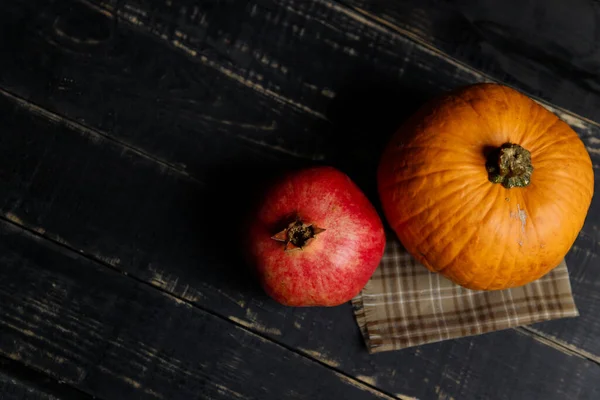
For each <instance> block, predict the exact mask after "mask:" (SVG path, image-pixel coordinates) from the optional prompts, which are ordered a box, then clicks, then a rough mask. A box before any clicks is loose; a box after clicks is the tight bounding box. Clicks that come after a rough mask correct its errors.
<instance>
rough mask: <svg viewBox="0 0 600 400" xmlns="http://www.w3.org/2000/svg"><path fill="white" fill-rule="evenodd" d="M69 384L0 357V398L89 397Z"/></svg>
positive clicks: (56, 398)
mask: <svg viewBox="0 0 600 400" xmlns="http://www.w3.org/2000/svg"><path fill="white" fill-rule="evenodd" d="M91 398H92V397H90V396H87V395H85V394H84V393H82V392H79V391H77V390H76V389H73V388H71V387H70V386H67V385H63V384H61V383H59V382H57V381H56V380H54V379H52V378H49V377H48V376H47V375H45V374H43V373H40V372H37V371H34V370H33V369H31V368H28V367H26V366H24V365H22V364H21V363H19V362H18V361H14V360H11V359H7V358H3V357H0V399H2V400H59V399H61V400H62V399H64V400H71V399H73V400H74V399H91Z"/></svg>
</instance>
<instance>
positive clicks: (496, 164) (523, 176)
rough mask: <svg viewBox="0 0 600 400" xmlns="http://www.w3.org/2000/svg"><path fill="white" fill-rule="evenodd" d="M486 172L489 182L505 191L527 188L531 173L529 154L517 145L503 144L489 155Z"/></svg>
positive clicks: (531, 166)
mask: <svg viewBox="0 0 600 400" xmlns="http://www.w3.org/2000/svg"><path fill="white" fill-rule="evenodd" d="M487 171H488V178H489V180H490V182H492V183H500V184H502V186H504V187H505V188H507V189H510V188H513V187H525V186H528V185H529V184H530V183H531V174H532V173H533V165H532V164H531V153H530V152H529V151H528V150H527V149H525V148H523V147H521V146H519V145H518V144H515V143H505V144H503V145H502V146H500V147H499V148H498V149H496V150H495V151H494V152H492V154H491V155H490V158H489V159H488V163H487Z"/></svg>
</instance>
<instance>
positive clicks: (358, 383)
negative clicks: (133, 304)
mask: <svg viewBox="0 0 600 400" xmlns="http://www.w3.org/2000/svg"><path fill="white" fill-rule="evenodd" d="M0 221H3V222H5V223H7V224H10V225H12V226H14V227H16V228H17V229H19V230H21V231H24V233H25V235H29V236H34V237H37V238H38V239H41V240H47V241H49V242H51V243H52V244H53V245H55V246H58V247H60V248H62V249H64V250H67V251H69V252H71V253H76V254H77V255H78V256H80V257H82V258H85V259H86V260H88V261H90V262H92V263H94V264H96V265H99V266H101V267H102V268H107V269H109V270H110V271H111V272H112V273H117V274H121V275H123V276H124V277H125V278H129V279H132V280H133V281H135V282H136V283H138V284H142V285H144V287H146V288H150V289H151V290H157V291H159V292H160V293H161V294H162V295H164V296H166V297H168V298H169V299H171V300H173V301H175V302H177V303H180V304H185V305H186V306H187V307H190V308H194V309H197V310H199V311H202V312H205V313H207V314H209V315H211V316H213V317H215V318H219V319H220V320H223V321H226V322H228V323H231V324H233V325H235V326H236V327H237V328H239V329H241V330H243V331H244V332H246V333H248V334H250V335H253V336H257V337H259V338H260V339H261V340H264V341H267V342H270V343H273V344H275V345H276V346H279V347H281V348H283V349H285V350H288V351H290V352H292V353H294V354H296V355H298V356H300V357H302V358H305V359H307V360H309V361H310V362H313V363H316V364H318V365H320V366H322V367H324V368H327V369H329V370H332V371H333V372H334V373H335V375H336V376H337V377H338V378H339V379H341V380H343V381H345V382H348V383H349V384H351V385H353V386H355V387H357V388H359V389H361V390H363V391H366V392H370V393H372V394H374V395H376V396H378V397H379V398H383V399H389V400H393V399H397V397H396V395H395V394H392V393H390V392H387V391H385V390H383V389H381V388H379V387H377V386H375V385H373V384H371V383H369V382H366V381H365V380H361V379H358V378H357V377H354V376H352V375H350V374H348V373H346V372H344V371H343V370H341V369H339V368H337V367H335V366H332V365H330V364H328V363H326V362H325V361H321V360H319V359H317V358H315V357H313V356H312V355H310V354H309V353H308V352H306V351H303V350H299V349H296V348H294V347H292V346H289V345H287V344H285V343H282V342H279V341H277V340H274V339H273V338H271V337H269V336H267V335H265V334H264V333H263V332H261V331H260V330H257V329H254V328H253V327H251V326H249V325H247V324H244V323H243V322H242V321H240V320H237V319H231V318H229V317H228V316H225V315H222V314H219V313H217V312H215V311H213V310H211V309H209V308H205V307H203V306H201V305H199V304H196V303H192V302H190V301H188V300H186V299H184V298H183V297H180V296H177V295H175V294H173V293H171V292H168V291H167V290H165V289H163V288H161V287H158V286H154V285H152V284H151V283H150V282H147V281H144V280H142V279H140V278H138V277H136V276H134V275H131V274H129V273H127V272H125V271H122V270H120V269H119V268H116V267H115V266H114V265H112V264H110V263H107V262H106V261H104V260H102V259H99V258H97V257H95V256H93V255H89V254H87V253H85V252H82V251H78V250H77V249H75V248H73V247H71V246H69V245H68V244H66V243H64V242H61V241H57V240H54V239H52V238H51V237H48V236H46V235H45V234H41V233H39V232H38V231H36V230H34V229H31V228H29V227H27V226H24V225H22V224H21V223H20V222H18V221H17V220H14V219H8V218H6V217H5V216H3V215H0ZM1 357H2V356H1V355H0V358H1ZM13 361H17V360H13ZM28 368H29V367H28ZM35 371H36V372H39V373H40V374H41V373H44V372H43V371H38V370H37V369H36V370H35ZM44 374H45V373H44ZM48 376H50V375H48ZM50 377H51V378H52V379H55V378H53V377H52V376H50ZM74 389H77V388H74ZM77 390H79V389H77ZM82 393H85V392H82Z"/></svg>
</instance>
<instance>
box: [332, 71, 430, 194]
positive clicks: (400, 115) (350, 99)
mask: <svg viewBox="0 0 600 400" xmlns="http://www.w3.org/2000/svg"><path fill="white" fill-rule="evenodd" d="M435 94H437V93H436V92H427V91H425V90H424V89H423V87H422V86H421V87H417V86H414V87H413V86H410V85H409V84H407V83H406V82H405V79H403V82H400V81H399V80H398V79H397V78H394V77H391V76H382V75H381V73H380V71H371V70H361V71H357V72H356V73H355V74H353V75H351V76H349V77H348V79H347V83H346V84H345V85H344V86H343V87H342V88H339V89H338V96H337V97H336V98H335V99H334V100H333V102H332V103H331V105H330V107H329V109H328V113H327V117H328V118H329V119H330V120H331V122H332V124H333V130H334V132H333V134H332V135H331V136H332V140H331V142H330V143H329V149H328V152H327V153H328V154H330V156H331V159H332V160H333V162H334V163H335V165H336V166H337V167H338V168H340V169H342V170H343V171H344V172H346V173H347V174H348V175H349V176H350V177H351V178H352V179H353V180H354V181H355V182H356V183H357V184H358V185H359V186H360V187H361V189H362V190H363V191H364V192H365V194H367V196H368V197H369V198H370V199H371V201H372V202H373V203H374V204H376V205H377V204H378V203H379V201H378V194H377V179H376V176H377V166H378V164H379V158H380V155H381V153H382V151H383V149H384V147H385V146H386V144H387V142H388V140H389V139H390V136H391V135H392V134H393V133H394V132H395V131H396V130H397V129H398V128H399V127H400V125H402V123H403V122H404V121H405V120H406V119H407V118H408V117H410V116H411V115H412V114H413V113H414V112H416V111H417V110H418V108H419V107H420V106H421V105H423V104H424V103H425V102H426V101H427V100H429V99H430V98H431V97H433V96H434V95H435Z"/></svg>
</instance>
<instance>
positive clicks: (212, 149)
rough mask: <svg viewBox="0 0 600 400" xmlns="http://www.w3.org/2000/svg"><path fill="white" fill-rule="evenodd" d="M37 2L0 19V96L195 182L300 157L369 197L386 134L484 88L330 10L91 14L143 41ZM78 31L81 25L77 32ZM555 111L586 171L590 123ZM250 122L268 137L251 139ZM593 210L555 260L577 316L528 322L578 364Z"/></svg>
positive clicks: (591, 283) (593, 147)
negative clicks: (583, 155) (442, 101)
mask: <svg viewBox="0 0 600 400" xmlns="http://www.w3.org/2000/svg"><path fill="white" fill-rule="evenodd" d="M44 4H45V3H44ZM49 4H50V5H46V6H45V7H44V6H43V4H40V3H37V2H35V1H30V2H27V4H26V5H22V6H20V7H15V8H14V9H11V10H12V14H11V13H10V12H8V13H6V21H5V23H4V24H3V25H4V26H5V27H7V29H9V30H10V31H11V32H13V33H14V34H15V35H17V36H18V37H21V38H22V40H21V41H20V42H17V43H16V44H15V42H14V41H11V40H9V39H8V38H9V37H10V36H6V38H7V39H6V40H4V41H2V42H1V43H2V46H3V49H5V50H4V52H5V53H6V54H8V53H11V54H14V55H16V57H11V58H9V59H8V61H7V62H6V64H5V65H4V68H5V71H6V73H4V74H2V76H0V79H3V80H2V81H0V82H2V85H4V86H5V87H7V88H8V89H9V90H11V91H13V92H15V93H17V94H19V95H21V96H24V97H26V98H28V99H30V100H32V101H34V102H36V103H39V104H42V105H43V106H44V107H47V108H49V109H51V110H55V111H57V112H59V113H60V114H64V115H67V116H69V117H71V118H74V119H77V120H79V121H83V122H84V123H85V124H86V125H91V126H93V127H94V128H96V129H100V130H102V132H104V133H105V134H107V135H110V137H112V138H116V139H117V140H120V141H121V142H124V143H127V144H131V145H134V146H136V148H137V149H140V151H142V152H144V153H146V154H150V155H151V157H153V158H157V159H160V160H162V161H163V162H165V163H166V165H167V166H172V167H173V168H183V166H184V165H185V166H187V169H186V171H187V172H189V173H190V174H191V175H192V176H195V177H197V178H198V179H201V180H203V181H205V180H211V179H214V177H215V174H214V173H211V171H213V172H214V171H222V170H223V167H224V166H225V165H227V168H228V169H229V171H230V172H231V175H233V176H236V175H237V174H238V172H237V171H243V170H246V169H247V166H248V165H249V164H253V163H256V160H257V159H258V158H259V157H265V156H267V157H270V158H271V160H272V161H271V162H268V163H267V165H264V167H265V168H269V164H273V165H277V167H272V168H271V169H276V168H279V165H280V163H282V162H286V163H290V162H292V161H291V160H292V158H291V157H292V156H293V155H302V156H305V158H308V159H311V158H312V159H315V158H316V159H322V160H323V161H324V162H328V163H333V164H335V165H337V166H339V167H342V168H343V169H344V170H346V172H349V173H350V174H351V176H352V177H353V178H355V179H356V180H357V181H358V182H359V183H360V184H361V186H362V187H363V188H364V189H366V190H367V192H368V193H369V194H370V195H371V196H372V198H375V193H374V183H373V182H374V179H373V171H374V165H375V163H376V161H377V155H378V154H379V149H380V147H381V144H382V143H383V141H384V140H385V137H386V135H387V133H388V132H390V131H391V130H393V127H394V126H396V125H397V124H398V122H399V121H401V120H402V118H403V117H404V116H406V115H407V114H408V113H409V112H410V111H412V110H414V108H415V107H416V106H417V105H418V104H419V103H420V102H421V101H423V100H424V99H426V98H428V97H430V96H431V95H433V94H434V93H437V92H439V91H440V90H443V89H447V88H450V87H454V86H457V85H462V84H466V83H470V82H473V81H477V80H480V79H484V77H482V76H481V75H480V74H478V73H477V72H475V71H473V70H471V69H469V68H467V67H464V66H460V65H456V64H453V63H452V62H451V61H449V60H447V59H445V58H443V57H442V56H440V55H439V54H437V53H434V52H432V51H431V50H429V49H427V48H425V47H423V46H419V45H415V44H414V42H411V41H408V40H407V39H406V38H404V37H403V36H399V35H398V34H397V32H396V33H395V32H394V31H392V30H391V28H389V27H385V26H383V25H380V24H379V25H378V24H377V22H376V21H375V22H373V18H371V19H369V18H370V17H368V16H366V17H365V15H363V14H361V13H357V12H355V11H353V10H352V9H349V8H344V7H343V6H340V5H339V4H338V3H336V2H315V3H312V2H285V1H278V2H275V1H266V0H263V1H260V2H256V3H235V4H234V3H232V2H229V3H228V2H220V3H210V2H199V3H195V2H192V1H179V2H175V3H173V2H172V3H170V4H171V5H167V4H166V3H161V2H152V3H149V4H146V3H139V4H138V3H137V2H135V1H128V2H124V3H122V4H121V6H120V8H118V9H115V8H114V7H112V6H111V3H102V4H101V5H102V7H104V8H103V9H101V10H104V11H103V12H106V13H108V15H109V16H110V15H112V14H110V13H109V12H108V11H110V12H112V13H113V14H116V15H120V16H121V21H125V23H128V24H130V25H133V26H134V27H135V29H138V30H142V31H144V32H148V33H149V34H150V36H152V37H154V39H155V40H153V39H152V38H148V37H141V36H139V35H132V34H131V31H130V30H128V29H127V28H124V27H122V26H121V27H119V26H116V25H115V22H114V20H111V19H110V18H109V16H106V15H104V14H101V13H98V12H94V10H93V9H91V8H89V7H88V5H87V4H88V3H84V4H78V3H69V2H67V3H60V4H57V3H54V4H53V3H49ZM115 4H116V3H115ZM399 4H404V3H402V2H400V3H399ZM32 5H36V6H39V7H41V10H42V12H38V13H34V12H33V11H32V10H33V8H31V7H33V6H32ZM28 7H29V8H28ZM232 7H233V8H232ZM106 10H108V11H106ZM276 10H277V12H276ZM88 19H91V20H93V21H95V22H96V23H95V24H94V25H93V26H94V28H93V29H90V28H88V27H86V25H85V24H83V23H82V22H81V21H87V20H88ZM57 21H58V22H57ZM230 21H236V23H235V24H233V23H231V22H230ZM238 22H239V23H238ZM423 23H424V22H423ZM32 26H33V27H35V29H30V27H32ZM19 35H20V36H19ZM0 40H1V39H0ZM157 43H158V44H157ZM161 43H162V45H160V44H161ZM168 47H171V49H170V50H169V49H168ZM178 53H179V54H178ZM311 54H318V55H319V57H313V56H311ZM98 55H102V57H99V56H98ZM182 56H184V57H182ZM90 59H94V60H95V62H93V63H91V62H89V60H90ZM96 60H97V61H96ZM137 60H144V62H138V61H137ZM150 65H151V66H152V68H150V67H149V66H150ZM48 66H52V68H50V70H53V71H54V70H57V71H58V72H57V73H52V74H51V75H52V76H53V77H56V76H58V77H59V78H53V79H52V80H51V81H50V83H48V82H47V79H46V80H44V79H43V78H40V76H44V75H43V74H44V73H46V75H47V74H48V73H47V72H45V71H48V70H49V68H48ZM156 71H163V72H162V73H158V75H156ZM164 71H167V73H165V72H164ZM157 78H160V79H157ZM213 82H218V90H217V85H213ZM207 85H208V86H207ZM138 93H142V94H143V95H139V94H138ZM214 93H218V95H215V94H214ZM238 94H239V95H238ZM215 96H216V100H215V99H213V97H215ZM332 97H333V99H332ZM104 99H108V101H105V100H104ZM158 100H159V101H158ZM132 103H133V104H135V105H136V107H131V104H132ZM215 107H216V108H215ZM257 107H258V108H257ZM115 110H116V111H115ZM560 115H561V116H562V117H563V118H565V119H566V120H567V122H570V123H571V124H572V125H573V126H574V127H575V128H576V129H577V130H578V132H579V133H580V134H581V136H582V138H583V139H584V140H585V143H586V145H587V146H588V150H589V151H590V153H591V155H592V157H593V159H594V163H595V164H596V165H600V161H599V158H598V157H599V153H598V152H599V151H600V150H599V148H598V144H599V142H598V141H599V139H598V137H599V129H598V127H597V126H596V125H595V124H593V123H590V122H586V121H583V120H581V119H579V118H577V117H575V116H573V115H570V114H565V113H561V114H560ZM207 116H208V117H207ZM256 118H266V119H264V120H263V122H264V123H261V124H259V125H260V126H262V127H263V128H265V127H271V128H272V130H270V129H269V128H265V129H262V128H261V129H254V128H256V124H255V123H256ZM324 118H325V119H324ZM106 121H110V123H107V122H106ZM199 121H200V122H199ZM265 131H267V132H266V133H265ZM378 133H379V134H378ZM230 134H232V135H230ZM216 137H219V139H215V138H216ZM242 137H243V139H242ZM299 138H300V139H299ZM257 143H259V144H258V145H257ZM279 150H283V151H284V152H285V153H283V152H280V151H279ZM232 164H236V166H235V167H232V166H231V165H232ZM216 175H217V176H218V174H216ZM216 179H217V180H220V179H221V178H219V177H217V178H216ZM599 210H600V205H599V204H598V200H597V198H596V199H595V200H594V203H593V204H592V210H591V212H590V217H589V218H588V223H587V224H586V226H585V228H584V230H583V232H582V234H581V237H580V239H579V240H578V242H577V244H576V246H575V247H574V249H573V251H572V252H571V253H570V254H569V257H568V261H569V264H570V266H571V269H572V271H573V274H574V281H573V283H574V287H575V295H576V297H577V300H578V305H579V307H580V308H581V312H582V317H581V318H579V319H577V320H576V322H572V321H568V322H565V321H559V322H552V323H549V324H542V325H540V329H541V330H542V331H543V332H545V334H547V335H551V336H557V337H559V338H560V339H561V340H564V341H566V342H567V343H570V344H573V345H575V346H577V347H580V348H582V349H583V350H585V351H588V352H590V353H591V355H592V356H594V355H595V356H598V355H599V354H600V342H597V341H596V340H594V337H595V334H594V332H596V329H600V320H599V319H598V315H600V313H598V311H599V310H598V307H597V302H596V301H594V296H595V295H594V293H595V291H596V289H595V286H596V285H597V282H598V279H599V278H598V275H597V273H596V269H595V268H590V266H593V265H595V263H597V262H598V261H597V260H598V242H599V241H600V233H599V232H600V231H599V230H598V224H599V222H600V216H599V213H600V211H599ZM590 327H591V328H592V329H590Z"/></svg>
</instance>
